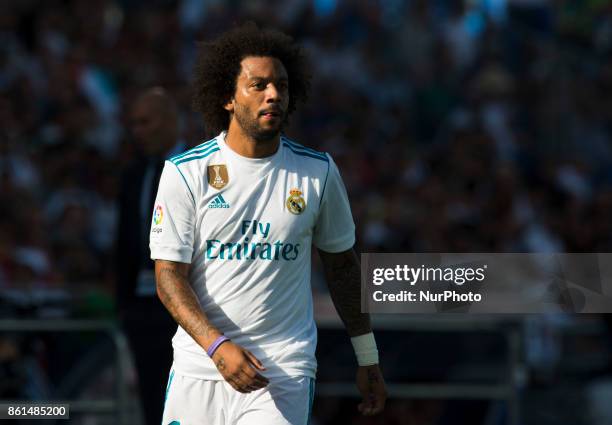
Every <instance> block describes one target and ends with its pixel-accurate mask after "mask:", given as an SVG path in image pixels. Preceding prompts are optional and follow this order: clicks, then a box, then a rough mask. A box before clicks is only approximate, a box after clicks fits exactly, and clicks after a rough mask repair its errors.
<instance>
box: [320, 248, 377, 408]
mask: <svg viewBox="0 0 612 425" xmlns="http://www.w3.org/2000/svg"><path fill="white" fill-rule="evenodd" d="M319 255H320V257H321V261H322V262H323V269H324V271H325V278H326V280H327V287H328V288H329V293H330V295H331V298H332V301H333V302H334V306H335V307H336V311H338V315H339V316H340V319H342V323H344V327H345V328H346V330H347V332H348V334H349V335H350V336H351V337H355V336H359V335H364V334H367V333H369V332H372V327H371V325H370V315H369V314H367V313H362V312H361V271H360V268H359V260H358V259H357V254H355V251H354V250H352V249H350V250H348V251H344V252H339V253H335V254H332V253H329V252H325V251H321V250H319ZM357 388H358V389H359V392H360V393H361V396H362V398H363V400H362V402H361V403H360V404H359V406H358V409H359V411H360V412H361V413H362V414H364V415H367V416H370V415H375V414H377V413H380V412H382V411H383V409H384V407H385V401H386V399H387V390H386V387H385V380H384V378H383V376H382V373H381V371H380V368H379V367H378V365H377V364H375V365H371V366H359V368H358V369H357Z"/></svg>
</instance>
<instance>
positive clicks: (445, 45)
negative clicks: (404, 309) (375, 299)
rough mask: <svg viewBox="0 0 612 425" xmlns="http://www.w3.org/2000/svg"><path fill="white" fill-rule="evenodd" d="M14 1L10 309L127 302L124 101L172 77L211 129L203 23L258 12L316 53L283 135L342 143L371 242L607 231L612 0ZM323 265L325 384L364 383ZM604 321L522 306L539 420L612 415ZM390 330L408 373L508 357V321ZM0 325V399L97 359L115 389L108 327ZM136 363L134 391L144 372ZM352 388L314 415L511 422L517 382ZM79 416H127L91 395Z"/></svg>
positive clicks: (2, 287) (6, 220)
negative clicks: (403, 389) (424, 393)
mask: <svg viewBox="0 0 612 425" xmlns="http://www.w3.org/2000/svg"><path fill="white" fill-rule="evenodd" d="M1 8H2V10H1V13H0V206H1V208H0V294H1V295H0V296H1V300H2V302H1V308H0V315H1V317H2V318H3V319H24V318H28V319H32V318H38V319H41V320H48V319H49V318H81V319H85V318H88V319H90V318H98V319H99V318H106V319H113V317H114V316H113V315H114V313H113V311H114V310H113V291H114V289H113V287H114V282H115V274H114V259H113V253H114V240H115V235H116V225H117V205H116V196H117V193H118V188H117V183H118V176H119V170H120V169H121V168H122V167H123V166H124V165H125V164H126V163H127V162H128V161H129V159H130V158H131V157H132V156H133V155H134V154H135V147H134V144H133V143H131V140H130V135H129V132H128V131H127V118H126V111H127V108H128V105H130V104H131V102H132V101H133V100H134V98H135V96H136V94H137V93H139V92H140V91H141V90H142V89H145V88H148V87H151V86H153V85H160V86H163V87H165V88H166V89H167V90H169V91H170V93H171V94H172V95H173V97H174V98H175V99H176V100H177V102H178V104H179V107H180V112H181V121H182V122H181V125H182V135H183V137H184V139H185V140H186V141H187V142H188V143H189V144H190V145H195V144H197V143H199V142H200V141H201V140H202V139H203V138H204V135H205V128H204V126H203V123H202V122H201V119H200V117H199V116H198V115H197V114H195V113H193V112H192V111H191V109H190V89H189V81H190V77H191V68H192V65H193V62H194V57H195V49H196V42H197V40H203V39H209V38H211V37H214V36H215V35H217V34H219V33H220V32H222V31H223V30H225V29H227V28H228V27H230V26H231V25H232V24H234V23H237V22H243V21H245V20H247V19H252V20H255V21H256V22H258V23H260V24H263V25H265V26H274V27H277V28H280V29H282V30H284V31H286V32H288V33H290V34H291V35H293V36H294V37H295V38H296V39H297V40H298V41H299V42H300V43H303V44H304V46H305V47H306V48H307V50H308V52H309V54H310V57H311V60H312V64H313V72H314V80H313V87H312V93H311V96H310V100H309V103H308V105H306V107H304V108H302V109H301V110H299V111H298V113H297V114H296V115H295V116H294V117H293V119H292V123H291V127H290V128H289V129H288V130H287V133H288V134H289V135H290V136H291V137H292V138H294V139H296V140H298V141H300V142H301V143H304V144H306V145H308V146H311V147H314V148H316V149H319V150H324V151H328V152H330V153H331V154H332V155H333V156H334V158H335V159H336V161H337V163H338V165H339V167H340V170H341V172H342V175H343V177H344V180H345V183H346V186H347V188H348V191H349V196H350V199H351V203H352V208H353V213H354V216H355V221H356V223H357V233H358V248H359V250H360V251H362V252H402V251H404V252H454V251H456V252H463V251H465V252H470V251H473V252H608V251H610V248H611V246H612V220H610V218H611V217H612V172H611V170H612V167H610V165H611V160H612V144H611V139H610V136H611V134H610V131H611V127H610V123H611V122H612V96H611V95H612V55H610V53H611V48H612V6H611V5H610V3H609V2H606V1H604V0H590V1H548V0H520V1H519V0H481V1H478V0H471V1H468V0H465V1H459V0H457V1H442V0H435V1H422V0H412V1H404V0H389V1H359V2H357V1H355V2H352V1H351V2H349V1H340V0H338V1H335V0H287V1H212V0H211V1H198V0H183V1H159V0H158V1H147V2H144V1H137V0H124V1H118V0H116V1H113V0H91V1H85V0H81V1H79V0H73V1H68V0H66V1H58V0H49V1H33V0H5V1H3V2H2V3H1ZM318 273H319V272H318V268H316V269H315V275H314V279H313V290H314V291H315V295H316V299H317V312H318V315H319V318H320V319H321V323H322V324H323V326H322V330H321V333H320V343H319V344H320V347H319V348H320V349H319V354H320V355H319V361H320V363H321V366H320V367H321V370H320V373H319V382H320V383H325V382H350V381H351V380H352V375H351V374H352V373H353V372H352V371H353V366H354V360H353V357H352V356H353V355H352V353H351V351H350V346H349V345H347V344H348V341H346V344H344V343H342V342H340V341H343V339H342V338H341V337H340V335H341V333H340V331H339V330H337V329H335V326H334V325H333V322H334V320H333V314H331V313H330V309H329V303H328V297H326V295H325V287H324V284H323V283H322V282H321V280H320V277H319V276H318ZM603 323H604V322H603V321H602V320H601V318H600V317H595V316H589V317H586V316H584V315H583V316H580V317H579V316H567V315H556V316H537V317H530V318H528V319H527V320H525V321H524V322H523V325H522V326H523V327H522V331H521V335H522V348H521V353H522V355H521V358H522V360H523V363H524V365H525V366H524V368H522V369H521V370H523V373H522V379H520V380H519V381H520V385H519V386H520V388H518V390H519V394H520V399H521V413H522V420H523V423H525V424H530V423H538V424H540V425H544V424H555V425H560V424H566V423H567V424H572V425H579V424H606V423H608V424H609V423H612V420H611V419H610V417H609V416H608V419H607V420H608V421H611V422H606V419H601V418H603V417H604V416H601V415H605V414H606V409H604V411H603V413H602V412H601V411H599V410H598V409H600V407H601V406H599V405H598V404H597V403H596V402H595V401H594V400H597V399H604V400H605V399H606V397H608V399H609V396H610V389H609V386H606V384H605V382H604V383H603V384H602V381H601V379H602V376H604V373H605V371H606V368H609V357H610V355H609V346H608V339H607V338H608V336H607V335H608V334H607V333H606V332H607V328H606V327H605V326H604V325H603ZM379 334H380V342H379V344H380V345H381V352H382V356H383V357H382V359H383V368H384V371H385V375H386V379H387V381H388V382H390V383H398V382H412V381H418V382H422V381H426V380H431V381H441V382H450V381H451V380H452V379H455V378H457V379H459V380H461V379H467V380H473V379H478V380H480V379H488V378H490V377H491V376H497V375H499V373H503V369H501V368H500V367H501V366H499V364H498V363H499V362H502V363H503V355H504V349H503V348H502V347H503V340H500V339H499V338H500V336H499V335H495V334H494V333H493V334H490V333H489V334H486V335H485V334H484V333H482V332H478V331H473V332H466V333H461V334H457V333H449V334H445V333H444V332H442V333H440V332H428V331H422V332H415V331H410V330H407V329H402V328H401V326H389V327H387V329H385V326H382V328H381V329H380V330H379ZM0 335H1V336H0V399H11V398H20V399H30V400H41V399H46V398H48V397H53V396H56V395H57V394H59V393H60V392H58V388H60V387H61V388H64V387H62V385H66V383H65V382H63V381H62V380H63V379H65V377H66V376H67V375H68V371H69V370H71V369H73V366H74V365H75V364H81V363H83V362H85V363H86V362H87V359H89V361H90V363H93V364H95V366H94V367H93V368H90V369H87V368H86V367H85V366H84V367H85V369H84V370H85V372H83V376H81V378H80V379H81V380H80V381H78V380H77V381H78V385H76V384H75V383H74V382H73V383H72V385H73V386H74V387H75V388H76V389H73V390H71V391H72V392H71V393H70V394H71V396H73V397H79V398H89V399H94V400H95V399H102V398H108V397H107V395H108V394H112V392H113V388H114V387H113V384H112V382H113V380H114V379H115V378H116V376H115V369H114V368H113V367H112V358H113V355H112V347H111V346H110V344H109V342H108V340H107V338H105V337H103V336H100V335H97V334H92V333H87V334H78V333H77V334H75V333H52V334H31V333H25V332H3V333H2V334H0ZM343 344H344V345H343ZM109 347H110V348H109ZM96 356H97V357H96ZM498 360H499V361H498ZM94 370H95V371H96V373H95V374H94V373H93V371H94ZM608 370H609V369H608ZM485 371H486V372H487V373H484V372H485ZM489 372H491V374H492V375H490V374H489ZM474 377H475V378H474ZM123 378H124V379H125V381H126V385H127V388H128V391H129V392H130V394H133V393H134V388H133V387H134V385H135V384H134V382H135V379H134V376H133V372H132V373H131V372H129V371H128V373H127V374H126V376H124V377H123ZM74 379H77V378H74ZM77 381H75V382H77ZM339 388H340V390H338V391H336V392H334V387H333V386H331V387H329V388H328V391H327V392H325V391H323V392H322V393H321V392H320V393H319V395H318V396H317V399H316V401H315V410H314V420H315V421H316V422H315V423H317V424H331V423H355V424H374V423H388V424H448V423H474V424H475V423H483V424H503V423H506V422H504V418H505V417H506V416H507V414H508V408H507V406H506V405H505V404H504V403H503V402H499V401H493V402H487V401H449V400H446V399H445V398H442V399H440V398H438V399H435V398H436V397H433V398H434V399H433V400H429V399H425V398H419V397H410V398H401V397H397V394H395V393H394V392H393V391H392V396H393V397H392V399H391V400H390V401H389V408H388V409H387V412H386V413H385V416H384V417H382V418H375V419H364V418H359V417H358V416H357V415H356V409H355V405H356V400H355V399H352V398H351V397H350V395H349V394H347V392H346V391H344V390H342V388H343V387H339ZM66 391H67V390H66ZM62 394H67V393H62ZM426 398H432V397H426ZM132 406H135V404H133V405H132ZM605 407H606V408H607V406H605ZM135 410H137V409H135V408H133V409H131V415H133V418H132V419H131V422H130V423H137V420H138V419H137V418H138V417H139V412H137V411H135ZM600 410H601V409H600ZM608 410H609V409H608ZM607 414H609V411H608V412H607ZM598 415H600V416H598ZM597 417H598V418H599V419H597ZM71 422H72V423H83V424H84V423H87V424H103V423H116V422H115V420H114V419H112V418H109V417H108V416H104V415H102V416H96V415H91V414H87V415H74V419H73V420H72V421H71Z"/></svg>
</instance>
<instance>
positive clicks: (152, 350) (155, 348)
mask: <svg viewBox="0 0 612 425" xmlns="http://www.w3.org/2000/svg"><path fill="white" fill-rule="evenodd" d="M130 127H131V132H132V135H133V137H134V140H135V141H136V143H137V144H138V151H139V154H138V155H137V157H136V158H135V159H134V160H133V161H132V162H131V163H130V164H129V165H128V166H127V168H126V169H125V170H124V172H123V175H122V178H121V188H120V200H119V202H120V204H119V205H120V206H119V208H120V212H119V214H120V215H119V233H118V235H117V260H118V263H117V266H118V268H117V306H118V310H119V317H120V319H121V322H122V325H123V329H124V331H125V332H126V334H127V337H128V340H129V342H130V347H131V350H132V355H133V358H134V362H135V366H136V370H137V373H138V382H139V388H140V399H141V403H142V406H143V412H144V415H145V421H146V423H147V424H157V423H161V419H162V411H163V407H164V396H165V386H166V382H167V380H168V376H167V371H168V369H169V367H170V365H171V364H172V346H171V344H170V343H169V341H170V340H171V338H172V336H173V335H174V333H175V332H176V323H175V322H174V321H173V320H172V318H171V317H170V315H169V314H168V312H167V311H166V309H165V308H164V307H163V305H162V304H161V302H160V301H159V298H158V297H157V295H156V292H155V277H154V273H153V262H152V261H151V259H150V258H149V230H150V226H151V216H152V211H153V203H154V201H155V193H156V190H157V186H158V184H159V177H160V175H161V172H162V169H163V166H164V160H165V158H167V157H169V156H172V155H173V154H174V153H175V152H178V151H180V150H184V149H185V146H184V145H182V144H180V143H177V140H178V133H179V130H178V113H177V109H176V105H175V103H174V102H173V100H172V99H171V98H170V97H169V96H168V94H167V93H166V92H165V91H164V90H163V89H161V88H153V89H150V90H147V91H145V92H144V93H142V94H141V95H140V96H139V97H138V98H137V99H136V101H135V102H134V105H133V106H132V108H131V111H130Z"/></svg>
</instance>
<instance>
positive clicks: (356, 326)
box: [319, 249, 372, 336]
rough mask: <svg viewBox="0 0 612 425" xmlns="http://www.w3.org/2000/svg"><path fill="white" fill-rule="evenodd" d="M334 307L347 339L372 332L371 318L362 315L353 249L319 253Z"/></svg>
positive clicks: (358, 275)
mask: <svg viewBox="0 0 612 425" xmlns="http://www.w3.org/2000/svg"><path fill="white" fill-rule="evenodd" d="M319 256H320V257H321V261H322V262H323V269H324V271H325V279H326V280H327V287H328V288H329V293H330V295H331V298H332V301H333V302H334V306H335V307H336V310H337V311H338V315H339V316H340V319H342V323H344V327H345V328H346V330H347V331H348V334H349V336H358V335H363V334H366V333H368V332H372V327H371V326H370V315H369V314H367V313H362V312H361V271H360V269H359V260H358V259H357V254H355V251H354V250H352V249H349V250H348V251H344V252H339V253H336V254H331V253H329V252H325V251H321V250H319Z"/></svg>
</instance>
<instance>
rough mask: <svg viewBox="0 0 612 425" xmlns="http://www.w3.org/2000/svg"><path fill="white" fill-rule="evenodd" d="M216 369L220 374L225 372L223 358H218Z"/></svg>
mask: <svg viewBox="0 0 612 425" xmlns="http://www.w3.org/2000/svg"><path fill="white" fill-rule="evenodd" d="M217 369H219V371H220V372H223V371H224V370H225V360H223V357H219V361H217Z"/></svg>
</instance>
